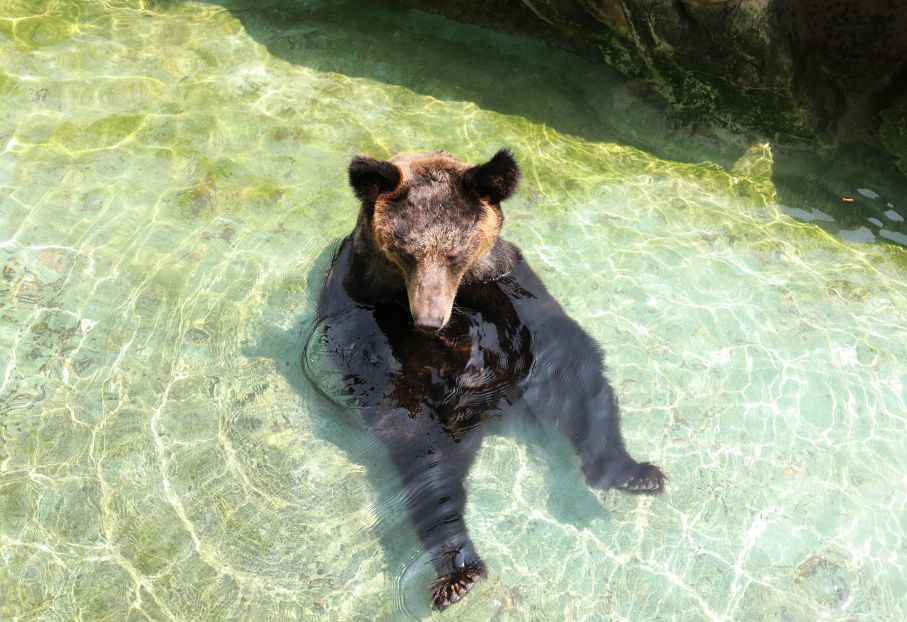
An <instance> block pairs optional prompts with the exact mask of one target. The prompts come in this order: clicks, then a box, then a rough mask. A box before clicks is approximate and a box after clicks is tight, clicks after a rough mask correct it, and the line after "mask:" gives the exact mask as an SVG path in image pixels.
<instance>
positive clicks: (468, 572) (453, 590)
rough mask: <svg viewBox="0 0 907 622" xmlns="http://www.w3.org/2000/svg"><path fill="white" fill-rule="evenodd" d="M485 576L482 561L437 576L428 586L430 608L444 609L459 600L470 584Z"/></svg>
mask: <svg viewBox="0 0 907 622" xmlns="http://www.w3.org/2000/svg"><path fill="white" fill-rule="evenodd" d="M485 576H486V571H485V564H484V563H482V562H470V563H467V564H466V565H465V566H463V567H462V568H459V569H457V570H455V571H453V572H452V573H450V574H447V575H444V576H443V577H438V578H437V579H436V580H435V581H434V582H433V583H432V584H431V587H430V588H429V589H430V590H431V606H432V608H433V609H435V610H437V611H444V610H445V609H447V608H448V607H449V606H450V605H452V604H454V603H456V602H459V601H460V600H461V599H462V598H463V597H464V596H466V593H467V592H469V590H471V589H472V586H474V585H475V584H476V583H477V582H478V580H479V579H482V578H484V577H485Z"/></svg>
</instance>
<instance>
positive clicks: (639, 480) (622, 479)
mask: <svg viewBox="0 0 907 622" xmlns="http://www.w3.org/2000/svg"><path fill="white" fill-rule="evenodd" d="M666 479H667V476H666V475H665V474H664V473H662V472H661V469H659V468H658V467H657V466H655V465H654V464H649V463H648V462H642V463H638V464H634V465H632V466H631V467H629V468H628V469H627V470H626V471H625V472H624V473H621V474H620V476H618V477H617V478H615V482H614V484H612V486H611V487H612V488H619V489H621V490H623V491H624V492H628V493H630V494H634V495H657V494H661V493H662V492H663V491H664V486H665V480H666Z"/></svg>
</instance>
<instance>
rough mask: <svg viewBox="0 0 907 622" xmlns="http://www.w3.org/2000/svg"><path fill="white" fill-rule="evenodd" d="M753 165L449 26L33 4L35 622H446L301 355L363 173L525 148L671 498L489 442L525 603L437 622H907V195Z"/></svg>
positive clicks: (792, 158) (23, 429)
mask: <svg viewBox="0 0 907 622" xmlns="http://www.w3.org/2000/svg"><path fill="white" fill-rule="evenodd" d="M288 7H289V8H288ZM253 9H255V10H253ZM738 138H739V137H738ZM735 140H736V138H735ZM735 140H728V141H727V142H725V143H709V142H708V141H706V140H704V139H701V138H698V137H697V136H696V135H693V134H682V133H679V132H675V131H673V130H670V129H669V128H667V127H665V126H664V124H663V123H661V122H660V121H659V117H658V115H657V114H655V113H647V112H646V110H645V108H644V107H642V106H640V105H639V103H638V102H637V101H636V100H635V99H634V98H633V96H632V89H631V88H628V87H627V86H626V85H624V84H623V83H622V82H621V81H619V80H618V79H617V78H616V77H614V76H612V75H611V74H609V73H607V70H605V69H602V68H593V67H589V66H587V65H585V64H583V63H581V62H580V61H576V60H574V59H571V58H569V57H567V56H566V55H563V54H560V53H556V52H552V51H551V50H549V49H547V48H545V47H544V46H542V45H540V44H536V43H533V42H531V41H528V40H524V39H519V38H511V37H504V36H499V35H492V34H490V33H487V32H485V31H482V30H479V29H475V28H471V27H466V26H460V25H456V24H453V23H451V22H447V21H444V20H442V19H439V18H434V17H427V16H422V15H418V14H416V15H411V14H404V13H398V12H394V11H392V10H389V9H379V8H369V6H368V5H365V6H363V5H357V4H340V3H326V4H325V6H320V5H317V4H314V3H310V4H306V3H303V2H297V3H283V4H276V5H274V6H272V7H271V8H269V9H267V10H264V11H263V10H261V9H260V7H259V5H257V4H256V5H254V6H253V5H251V4H249V5H241V4H237V5H227V4H226V3H225V4H224V5H223V6H221V5H220V4H214V3H190V2H187V3H182V2H159V3H149V2H146V3H144V4H142V3H128V4H125V3H124V4H121V3H118V2H105V3H100V2H99V3H82V2H75V1H73V2H65V1H55V2H15V1H9V0H4V1H3V2H0V264H2V270H3V274H2V277H3V278H2V279H0V619H20V620H33V619H41V620H71V619H84V620H105V619H113V620H122V619H135V620H140V619H152V620H202V619H205V620H220V619H261V620H285V619H331V620H374V619H379V620H398V619H414V618H415V619H419V618H428V617H432V616H434V615H439V614H433V613H432V612H431V611H430V610H429V609H428V606H427V592H426V586H427V583H428V581H429V580H430V579H431V568H430V564H427V563H426V562H427V560H426V559H425V558H424V556H423V555H422V553H421V551H420V548H419V544H418V541H417V539H416V537H415V535H414V534H413V532H412V530H411V528H410V527H409V525H408V523H407V521H406V518H405V512H404V510H403V507H402V504H401V497H400V495H399V491H398V488H397V486H396V481H395V475H394V472H393V469H392V468H391V467H390V465H388V464H387V462H386V459H385V458H384V457H383V455H382V453H381V448H380V446H377V445H375V444H374V443H372V442H371V441H369V440H368V437H367V435H366V434H365V431H364V430H363V426H362V425H361V423H360V422H359V421H358V419H356V417H355V416H350V415H349V413H346V414H342V413H338V412H336V409H334V410H332V409H331V408H330V407H328V405H327V404H326V401H325V400H323V399H321V398H319V397H318V396H316V395H315V394H314V392H313V391H312V390H311V388H310V387H309V386H308V385H307V384H306V382H305V380H304V379H303V377H302V373H301V370H300V367H299V356H300V353H301V351H302V335H303V333H304V332H305V329H306V328H307V327H308V326H309V324H310V321H311V315H312V310H313V307H314V304H313V303H314V299H315V297H316V296H317V292H318V286H319V278H320V276H321V275H322V274H323V273H324V270H325V268H326V261H327V257H328V256H329V253H330V249H331V247H332V245H333V244H334V243H335V242H336V240H337V239H339V238H340V237H341V236H343V235H344V234H345V233H347V232H348V231H349V230H350V229H351V227H352V223H353V219H354V217H355V212H356V205H355V202H354V200H353V198H352V195H351V193H350V192H349V191H348V189H347V188H346V182H345V166H346V164H347V162H348V161H349V158H350V157H351V156H352V154H354V153H355V152H357V151H363V152H367V153H370V154H372V155H375V156H381V157H386V156H389V155H391V154H393V153H395V152H397V151H403V150H420V149H434V148H443V149H446V150H448V151H450V152H451V153H454V154H456V155H458V156H460V157H462V158H464V159H468V160H473V161H478V160H482V159H484V158H487V157H488V156H489V155H490V154H492V153H493V152H494V151H495V150H496V149H497V148H499V147H501V146H509V147H511V148H512V149H513V150H514V151H515V152H516V154H517V155H518V157H519V158H520V160H521V162H522V164H523V167H524V184H523V186H522V189H521V191H520V192H519V194H518V196H517V197H516V198H514V199H513V200H511V201H510V202H509V204H508V205H507V206H506V212H507V214H508V221H507V223H506V225H505V232H506V235H507V237H508V238H509V239H511V240H512V241H514V242H516V243H518V244H520V245H521V246H522V248H523V249H524V252H525V254H526V255H527V257H528V258H529V260H530V261H531V262H532V264H533V265H534V266H535V268H536V269H537V271H538V272H539V273H540V274H541V275H542V276H543V278H544V280H545V281H546V283H547V284H548V286H549V288H550V289H551V290H552V291H553V292H554V293H555V295H557V296H558V298H559V299H560V300H561V301H562V303H563V305H564V306H565V308H566V309H567V310H568V311H569V312H570V313H572V314H573V315H574V316H575V317H576V318H578V319H579V320H580V321H581V323H582V324H583V325H584V326H585V327H586V328H587V329H588V330H589V331H590V332H591V333H592V334H593V335H594V336H595V337H596V338H597V339H599V340H600V341H601V343H602V344H603V345H604V346H605V348H606V350H607V353H608V354H607V362H608V365H609V368H610V378H611V380H612V382H613V384H614V385H615V387H616V388H617V391H618V393H619V395H620V396H621V400H622V404H623V407H624V412H625V420H624V430H625V435H626V437H627V439H628V444H629V446H630V449H631V451H632V452H633V453H634V454H635V455H637V456H639V457H649V458H650V459H652V460H653V461H655V462H657V463H659V464H661V465H662V466H663V467H664V468H665V469H666V470H667V471H668V472H669V473H670V474H671V476H672V480H671V482H670V484H669V487H668V491H667V493H666V494H665V495H664V496H662V497H660V498H654V499H652V498H635V497H629V496H625V495H621V494H616V493H612V494H601V493H596V492H592V491H590V490H588V489H587V488H586V487H585V485H584V484H583V482H582V478H581V475H580V474H579V471H578V465H577V461H576V459H575V458H574V457H573V456H572V455H571V453H570V451H569V450H568V448H567V447H566V443H564V442H563V441H560V440H559V439H546V438H543V437H542V435H541V434H540V433H538V431H536V430H534V429H531V428H528V427H527V428H521V427H520V426H516V428H515V429H508V430H502V433H501V434H500V435H497V436H494V437H490V438H488V439H486V442H485V444H484V448H483V450H482V452H481V454H480V456H479V459H478V461H477V464H476V466H475V467H474V469H473V471H472V473H471V476H470V479H469V481H468V489H469V491H470V502H469V505H468V509H467V513H468V515H467V521H468V523H469V524H470V526H471V532H472V536H473V540H474V541H475V542H476V544H477V546H478V547H479V550H480V552H481V553H482V554H483V555H484V558H485V559H486V561H487V562H488V565H489V571H490V577H489V579H488V580H487V581H486V582H484V583H482V584H480V585H479V586H478V587H477V588H476V589H474V590H473V591H472V592H471V593H470V595H469V596H468V597H467V598H466V599H465V600H464V602H463V603H461V604H458V605H456V606H455V607H454V608H453V609H451V610H450V611H449V612H448V613H446V614H440V615H446V616H447V617H451V616H454V618H455V619H462V620H489V619H494V620H565V619H567V620H579V619H590V620H591V619H595V620H605V619H614V620H669V619H671V620H760V619H766V620H816V619H827V620H854V619H864V620H903V619H905V617H907V578H905V577H907V568H905V567H907V543H905V535H904V534H905V530H907V500H905V495H904V487H905V485H907V388H905V379H907V311H905V309H907V282H905V274H907V272H905V270H907V251H905V249H904V248H903V247H902V246H899V245H898V243H897V242H898V237H897V236H898V235H901V236H903V235H904V233H905V230H907V229H905V227H904V225H903V221H900V220H898V219H899V218H903V217H907V193H905V192H904V189H903V188H898V187H897V185H896V184H895V183H894V182H893V181H891V180H890V179H887V178H886V177H885V175H884V174H883V173H880V172H879V171H878V170H875V171H872V172H865V171H862V170H861V169H859V168H856V165H850V167H849V168H848V166H846V165H843V164H840V163H841V162H842V161H846V157H844V159H843V160H841V159H839V160H834V159H833V157H832V156H829V157H832V160H822V159H821V158H819V157H818V156H813V155H812V154H811V153H810V152H809V151H808V150H807V151H806V152H804V154H805V155H804V154H800V155H798V154H797V153H791V154H789V155H787V156H786V157H782V156H781V155H779V153H778V150H777V149H776V150H775V152H776V153H775V156H774V157H773V155H772V149H773V146H772V145H758V144H755V145H753V146H752V148H751V149H750V150H749V151H746V152H744V150H743V149H740V147H739V144H738V142H735ZM834 157H838V156H834ZM707 159H708V160H711V161H712V162H714V163H709V162H708V161H706V160H707ZM773 160H777V162H773ZM832 161H833V162H838V164H835V165H834V166H832V165H829V164H827V162H832ZM823 163H825V164H823ZM870 168H871V167H867V169H870ZM773 180H774V181H773ZM860 188H862V189H863V190H868V191H870V192H860V190H859V189H860ZM872 195H878V196H876V197H874V198H873V196H872ZM842 197H845V198H853V199H854V201H853V202H846V201H842ZM816 211H818V212H820V213H821V214H822V216H818V217H817V214H816ZM869 218H873V219H875V220H876V221H877V222H878V223H881V224H876V223H874V222H872V221H869V220H868V219H869ZM808 220H812V222H808ZM861 229H862V231H860V230H861ZM854 231H858V233H854ZM883 231H885V232H888V234H887V235H886V234H884V233H883Z"/></svg>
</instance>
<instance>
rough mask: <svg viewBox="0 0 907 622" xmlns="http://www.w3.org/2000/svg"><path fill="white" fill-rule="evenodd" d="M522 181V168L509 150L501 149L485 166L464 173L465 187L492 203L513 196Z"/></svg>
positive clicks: (472, 168)
mask: <svg viewBox="0 0 907 622" xmlns="http://www.w3.org/2000/svg"><path fill="white" fill-rule="evenodd" d="M519 181H520V167H519V166H517V163H516V160H514V159H513V154H512V153H510V150H509V149H501V150H500V151H498V152H497V153H496V154H494V157H492V158H491V159H490V160H489V161H488V162H486V163H485V164H477V165H476V166H472V167H470V168H468V169H466V172H465V173H463V186H464V187H465V188H466V189H467V190H469V191H471V192H473V193H475V194H477V195H478V196H479V197H481V198H483V199H487V200H489V201H491V202H492V203H500V202H501V201H503V200H504V199H506V198H508V197H509V196H511V195H512V194H513V193H514V192H515V191H516V187H517V184H518V183H519Z"/></svg>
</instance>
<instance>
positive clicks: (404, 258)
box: [397, 250, 416, 266]
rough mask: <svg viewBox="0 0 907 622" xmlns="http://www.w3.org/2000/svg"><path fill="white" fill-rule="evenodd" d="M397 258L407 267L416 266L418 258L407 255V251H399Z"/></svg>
mask: <svg viewBox="0 0 907 622" xmlns="http://www.w3.org/2000/svg"><path fill="white" fill-rule="evenodd" d="M397 258H398V259H400V261H401V262H403V263H404V264H406V265H407V266H414V265H416V258H415V257H413V256H412V255H410V254H409V253H407V252H406V251H400V250H398V251H397Z"/></svg>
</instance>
